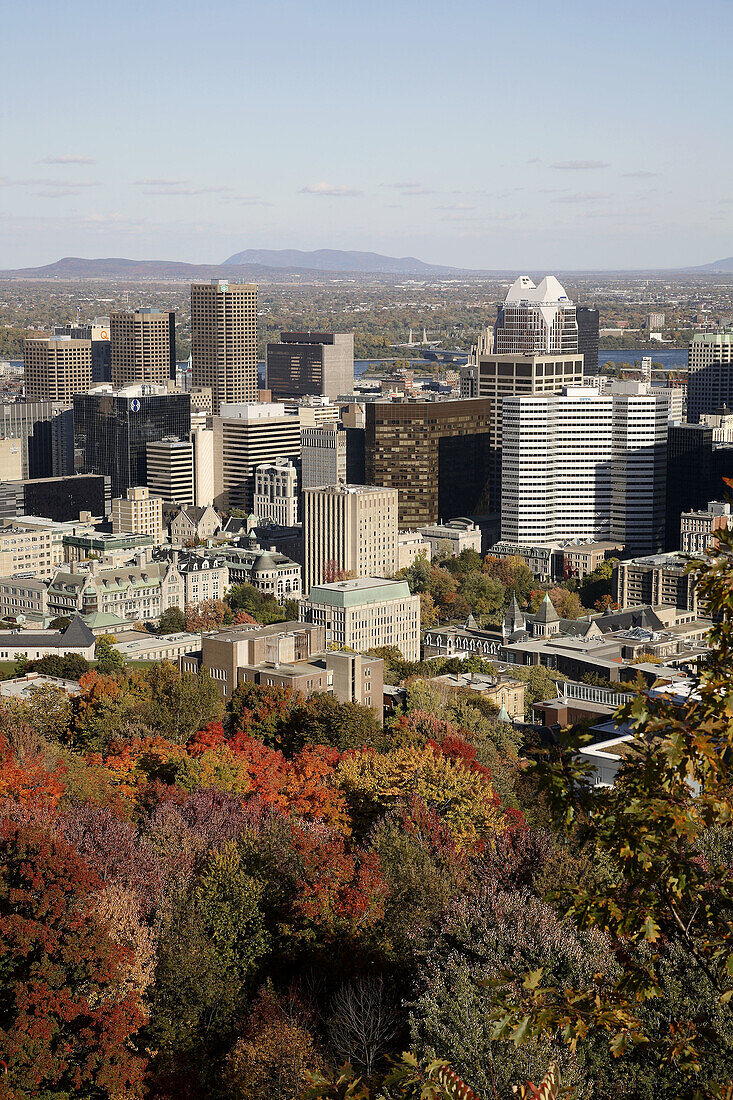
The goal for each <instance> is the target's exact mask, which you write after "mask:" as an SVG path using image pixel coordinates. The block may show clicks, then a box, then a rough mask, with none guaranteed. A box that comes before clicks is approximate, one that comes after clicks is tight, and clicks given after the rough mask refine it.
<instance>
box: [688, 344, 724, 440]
mask: <svg viewBox="0 0 733 1100" xmlns="http://www.w3.org/2000/svg"><path fill="white" fill-rule="evenodd" d="M687 370H688V380H687V419H688V420H689V421H690V422H691V423H693V424H697V423H699V420H700V416H701V415H702V413H715V412H718V411H719V410H720V409H721V408H728V409H731V408H733V328H729V329H726V330H724V331H722V332H696V333H695V335H694V336H693V338H692V341H691V343H690V344H689V347H688V349H687Z"/></svg>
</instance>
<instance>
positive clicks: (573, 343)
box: [494, 275, 578, 355]
mask: <svg viewBox="0 0 733 1100" xmlns="http://www.w3.org/2000/svg"><path fill="white" fill-rule="evenodd" d="M577 350H578V322H577V320H576V316H575V306H574V305H573V303H572V302H571V301H570V299H569V298H568V296H567V294H566V293H565V289H564V287H563V286H561V284H560V283H559V282H558V280H557V279H556V278H555V276H554V275H545V277H544V279H542V280H541V282H540V283H539V285H538V286H535V285H534V283H533V282H532V280H531V279H530V277H529V276H528V275H520V276H519V278H518V279H516V280H515V281H514V283H512V285H511V287H510V288H509V290H508V292H507V296H506V298H505V299H504V304H503V306H502V307H501V308H500V310H499V315H498V317H497V319H496V325H495V326H494V351H495V352H496V354H497V355H556V354H557V355H569V354H572V353H573V352H577Z"/></svg>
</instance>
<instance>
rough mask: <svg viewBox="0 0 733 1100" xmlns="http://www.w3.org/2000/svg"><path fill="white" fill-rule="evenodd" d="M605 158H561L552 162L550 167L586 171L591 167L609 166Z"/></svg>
mask: <svg viewBox="0 0 733 1100" xmlns="http://www.w3.org/2000/svg"><path fill="white" fill-rule="evenodd" d="M609 167H610V165H609V164H608V163H607V162H606V161H605V160H559V161H558V162H557V163H556V164H551V165H550V168H562V169H564V170H567V171H571V172H585V171H587V170H588V169H589V168H609Z"/></svg>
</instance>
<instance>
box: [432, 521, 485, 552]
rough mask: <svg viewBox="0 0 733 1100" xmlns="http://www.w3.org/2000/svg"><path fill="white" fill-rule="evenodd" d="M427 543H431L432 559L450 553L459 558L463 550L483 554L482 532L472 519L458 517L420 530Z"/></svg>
mask: <svg viewBox="0 0 733 1100" xmlns="http://www.w3.org/2000/svg"><path fill="white" fill-rule="evenodd" d="M418 530H419V532H420V534H421V535H422V536H423V538H424V539H425V541H426V542H429V543H430V546H431V549H432V557H438V556H439V555H441V554H444V553H448V554H450V555H451V557H454V558H457V557H458V555H459V554H460V553H461V551H462V550H476V552H477V553H479V554H480V553H481V531H480V529H479V528H478V527H477V526H476V524H475V523H474V522H473V520H471V519H466V518H465V517H463V516H458V517H457V518H456V519H451V520H449V521H448V523H435V524H432V525H431V526H429V527H420V528H418Z"/></svg>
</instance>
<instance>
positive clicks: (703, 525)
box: [680, 500, 733, 555]
mask: <svg viewBox="0 0 733 1100" xmlns="http://www.w3.org/2000/svg"><path fill="white" fill-rule="evenodd" d="M730 527H733V516H732V515H731V511H730V504H728V503H724V502H723V501H720V500H710V501H708V503H707V504H706V506H705V507H704V508H701V509H700V511H696V512H683V513H682V515H681V517H680V550H681V551H682V553H683V554H696V555H699V554H707V553H708V552H709V551H712V550H715V549H716V547H717V546H718V539H717V537H716V532H717V531H725V530H727V529H728V528H730Z"/></svg>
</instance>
